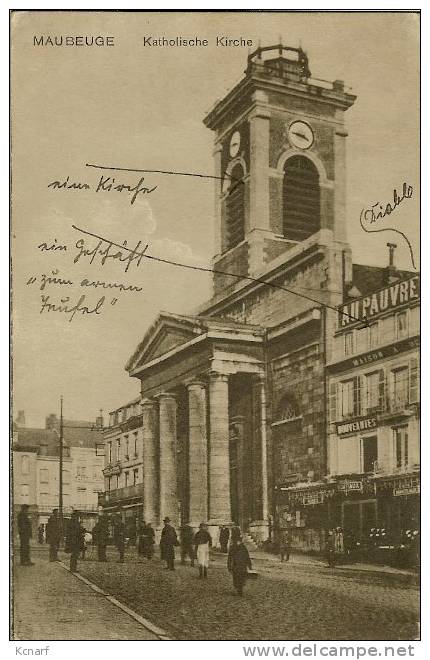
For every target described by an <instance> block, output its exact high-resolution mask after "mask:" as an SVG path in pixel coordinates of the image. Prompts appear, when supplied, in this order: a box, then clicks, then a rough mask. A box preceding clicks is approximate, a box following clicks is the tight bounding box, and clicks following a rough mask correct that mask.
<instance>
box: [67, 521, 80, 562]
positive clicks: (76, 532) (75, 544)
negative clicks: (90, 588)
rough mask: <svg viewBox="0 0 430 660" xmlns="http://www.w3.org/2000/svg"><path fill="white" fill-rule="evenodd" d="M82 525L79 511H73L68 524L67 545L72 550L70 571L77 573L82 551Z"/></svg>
mask: <svg viewBox="0 0 430 660" xmlns="http://www.w3.org/2000/svg"><path fill="white" fill-rule="evenodd" d="M81 529H82V526H81V523H80V520H79V512H78V511H73V513H72V516H71V518H70V520H69V524H68V526H67V547H68V548H69V551H70V571H71V572H72V573H75V572H76V570H77V568H78V557H79V553H80V551H81V539H82V532H81Z"/></svg>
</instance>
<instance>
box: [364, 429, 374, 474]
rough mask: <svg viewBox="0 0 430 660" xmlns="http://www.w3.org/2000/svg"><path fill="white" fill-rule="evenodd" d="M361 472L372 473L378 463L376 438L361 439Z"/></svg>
mask: <svg viewBox="0 0 430 660" xmlns="http://www.w3.org/2000/svg"><path fill="white" fill-rule="evenodd" d="M361 452H362V465H363V472H374V470H375V466H376V463H377V461H378V439H377V437H376V436H371V437H366V438H361Z"/></svg>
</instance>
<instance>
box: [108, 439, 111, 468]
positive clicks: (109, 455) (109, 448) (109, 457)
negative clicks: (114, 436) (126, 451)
mask: <svg viewBox="0 0 430 660" xmlns="http://www.w3.org/2000/svg"><path fill="white" fill-rule="evenodd" d="M108 460H109V463H112V441H111V442H108Z"/></svg>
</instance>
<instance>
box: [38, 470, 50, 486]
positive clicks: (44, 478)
mask: <svg viewBox="0 0 430 660" xmlns="http://www.w3.org/2000/svg"><path fill="white" fill-rule="evenodd" d="M39 478H40V483H41V484H47V483H49V470H47V469H46V468H42V469H41V470H40V472H39Z"/></svg>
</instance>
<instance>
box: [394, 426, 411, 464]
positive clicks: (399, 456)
mask: <svg viewBox="0 0 430 660" xmlns="http://www.w3.org/2000/svg"><path fill="white" fill-rule="evenodd" d="M394 443H395V449H396V467H397V468H398V469H399V470H401V469H404V468H406V467H407V466H408V463H409V453H408V450H409V447H408V427H407V426H399V427H398V428H396V429H394Z"/></svg>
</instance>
